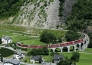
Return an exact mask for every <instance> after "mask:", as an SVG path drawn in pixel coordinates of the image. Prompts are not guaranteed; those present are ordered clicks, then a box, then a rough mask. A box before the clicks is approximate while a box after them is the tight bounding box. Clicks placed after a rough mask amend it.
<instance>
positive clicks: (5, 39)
mask: <svg viewBox="0 0 92 65" xmlns="http://www.w3.org/2000/svg"><path fill="white" fill-rule="evenodd" d="M1 40H2V44H9V43H12V38H11V37H9V36H2V38H1Z"/></svg>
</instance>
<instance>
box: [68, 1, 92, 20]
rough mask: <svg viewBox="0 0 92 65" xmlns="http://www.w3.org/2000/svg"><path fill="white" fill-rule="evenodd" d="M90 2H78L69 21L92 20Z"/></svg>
mask: <svg viewBox="0 0 92 65" xmlns="http://www.w3.org/2000/svg"><path fill="white" fill-rule="evenodd" d="M91 11H92V0H85V1H84V0H78V2H77V3H76V4H75V5H74V6H73V9H72V13H71V16H70V18H69V19H78V20H79V19H92V12H91Z"/></svg>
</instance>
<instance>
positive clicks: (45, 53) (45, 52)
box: [42, 47, 49, 55]
mask: <svg viewBox="0 0 92 65" xmlns="http://www.w3.org/2000/svg"><path fill="white" fill-rule="evenodd" d="M42 49H43V54H44V55H48V54H49V50H48V48H46V47H43V48H42Z"/></svg>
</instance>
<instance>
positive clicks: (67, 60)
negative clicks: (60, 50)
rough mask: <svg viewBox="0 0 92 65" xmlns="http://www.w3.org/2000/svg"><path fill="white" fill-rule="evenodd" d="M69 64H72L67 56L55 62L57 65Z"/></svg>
mask: <svg viewBox="0 0 92 65" xmlns="http://www.w3.org/2000/svg"><path fill="white" fill-rule="evenodd" d="M71 64H72V62H71V60H70V59H68V58H67V57H66V58H64V59H61V60H60V61H59V63H57V65H71Z"/></svg>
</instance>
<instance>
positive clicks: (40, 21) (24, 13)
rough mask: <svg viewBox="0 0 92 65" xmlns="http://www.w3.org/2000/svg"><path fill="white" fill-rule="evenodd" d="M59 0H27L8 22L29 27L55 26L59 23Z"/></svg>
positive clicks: (46, 27)
mask: <svg viewBox="0 0 92 65" xmlns="http://www.w3.org/2000/svg"><path fill="white" fill-rule="evenodd" d="M58 9H59V0H27V1H26V2H25V3H24V5H23V6H21V8H20V11H19V13H17V14H16V16H14V17H11V18H10V19H9V22H8V23H9V24H12V25H18V26H24V27H30V28H45V29H49V28H51V29H52V28H56V26H57V25H58V24H59V16H58V12H59V11H58Z"/></svg>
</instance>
